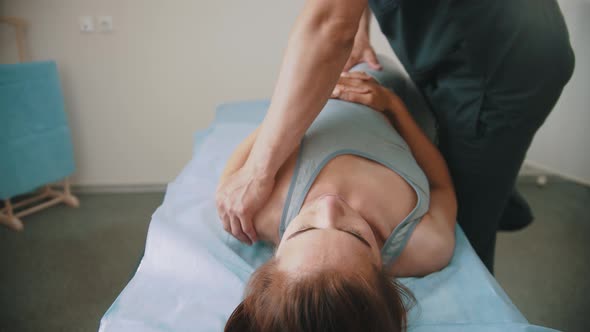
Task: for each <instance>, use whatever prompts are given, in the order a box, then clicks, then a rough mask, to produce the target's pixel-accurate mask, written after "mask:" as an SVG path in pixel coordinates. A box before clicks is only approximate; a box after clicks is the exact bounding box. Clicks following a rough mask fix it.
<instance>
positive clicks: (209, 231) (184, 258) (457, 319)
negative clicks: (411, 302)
mask: <svg viewBox="0 0 590 332" xmlns="http://www.w3.org/2000/svg"><path fill="white" fill-rule="evenodd" d="M267 107H268V101H251V102H239V103H230V104H224V105H221V106H220V107H218V109H217V112H216V117H215V120H214V121H213V124H212V125H211V126H210V127H209V128H207V129H206V130H203V131H200V132H198V133H197V134H196V135H195V145H194V155H193V158H192V160H191V161H190V162H189V164H188V165H187V166H186V167H185V169H184V170H183V171H182V172H181V173H180V175H179V176H178V177H177V178H176V179H175V180H174V181H173V182H171V183H170V184H169V185H168V187H167V191H166V195H165V198H164V202H163V203H162V205H161V206H160V207H159V208H158V209H157V210H156V212H155V213H154V215H153V216H152V221H151V224H150V227H149V231H148V236H147V242H146V247H145V254H144V257H143V259H142V260H141V263H140V265H139V267H138V269H137V272H136V274H135V276H134V277H133V278H132V280H131V281H130V282H129V284H128V285H127V286H126V287H125V289H124V290H123V291H122V292H121V294H120V295H119V297H118V298H117V299H116V300H115V302H114V303H113V304H112V306H111V307H110V308H109V310H108V311H107V312H106V313H105V315H104V316H103V318H102V320H101V324H100V329H99V331H101V332H116V331H203V332H205V331H222V330H223V326H224V324H225V321H226V320H227V318H228V317H229V315H230V314H231V312H232V311H233V309H234V308H235V307H236V305H237V304H238V303H239V302H240V301H241V296H242V291H243V287H244V285H245V284H246V282H247V280H248V278H249V276H250V274H251V273H252V272H253V271H254V270H255V269H256V267H258V266H259V265H260V264H262V263H263V262H264V261H265V260H266V259H268V258H269V257H270V256H271V255H272V251H271V249H270V248H269V247H266V246H264V245H262V244H256V245H254V246H252V247H248V246H245V245H243V244H241V243H240V242H239V241H237V240H235V239H234V238H233V237H231V236H230V235H229V234H227V233H226V232H224V231H223V229H222V227H221V223H220V221H219V218H218V216H217V212H216V208H215V201H214V192H215V187H216V185H217V180H218V178H219V176H220V173H221V170H222V168H223V165H224V164H225V161H226V160H227V158H228V157H229V155H230V153H231V151H232V150H233V149H234V147H235V146H236V145H237V144H238V143H239V142H240V141H241V140H242V139H243V138H244V137H246V135H248V134H249V133H250V132H251V131H252V130H253V129H254V128H255V127H256V125H257V124H258V123H259V122H260V121H261V120H262V118H263V116H264V114H265V111H266V109H267ZM456 235H457V242H456V248H455V253H454V256H453V259H452V261H451V263H450V265H449V266H448V267H447V268H445V269H444V270H442V271H440V272H437V273H433V274H430V275H428V276H426V277H423V278H404V279H401V281H402V282H403V283H404V284H405V285H406V286H407V287H409V288H410V289H411V290H412V292H413V293H414V295H415V296H416V299H417V301H418V304H417V306H415V307H414V308H413V309H412V310H411V311H410V313H409V324H410V326H409V331H411V332H422V331H454V332H464V331H465V332H466V331H475V332H484V331H514V332H516V331H519V332H521V331H528V332H541V331H553V330H551V329H547V328H543V327H538V326H533V325H530V324H529V323H528V322H527V320H526V319H525V318H524V317H523V315H522V314H521V313H520V312H519V311H518V309H517V308H516V307H515V306H514V305H513V304H512V302H511V301H510V299H509V298H508V297H507V296H506V294H505V293H504V291H503V290H502V288H500V286H499V285H498V283H497V282H496V280H495V279H494V278H493V277H492V276H491V275H490V274H489V273H488V272H487V270H486V269H485V267H484V266H483V264H482V263H481V261H480V260H479V259H478V258H477V256H476V255H475V253H474V251H473V249H472V248H471V246H470V245H469V243H468V242H467V240H466V238H465V236H464V234H463V232H462V231H461V230H460V229H459V228H457V230H456Z"/></svg>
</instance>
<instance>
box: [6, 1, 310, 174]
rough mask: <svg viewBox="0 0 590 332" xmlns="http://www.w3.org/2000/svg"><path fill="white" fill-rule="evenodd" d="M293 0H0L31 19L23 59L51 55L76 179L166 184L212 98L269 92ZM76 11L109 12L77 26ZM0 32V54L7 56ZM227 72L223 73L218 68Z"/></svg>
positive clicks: (204, 121) (12, 54) (11, 56)
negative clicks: (91, 29)
mask: <svg viewBox="0 0 590 332" xmlns="http://www.w3.org/2000/svg"><path fill="white" fill-rule="evenodd" d="M302 4H303V1H273V0H258V1H239V0H232V1H230V0H227V1H201V0H199V1H195V0H173V1H161V0H101V1H96V0H3V1H2V0H0V13H1V14H0V15H11V16H12V15H14V16H20V17H23V18H25V19H27V20H28V21H29V22H30V28H29V31H28V44H29V46H30V51H31V54H32V57H33V59H34V60H45V59H54V60H56V61H57V63H58V66H59V69H60V75H61V80H62V85H63V90H64V94H65V103H66V108H67V110H66V111H67V113H68V116H69V119H70V123H71V127H72V131H73V138H74V146H75V155H76V161H77V165H78V171H77V172H76V175H75V177H74V181H75V183H77V184H83V185H113V184H124V185H135V184H158V183H166V182H168V181H170V180H172V179H173V178H174V176H175V175H176V174H177V173H178V172H179V171H180V169H181V168H182V166H183V165H184V164H185V163H186V162H187V161H188V160H189V158H190V155H191V146H192V134H193V133H194V131H195V130H197V129H199V128H205V127H206V126H207V125H208V124H209V122H210V121H211V119H212V117H213V110H214V107H215V105H217V104H219V103H221V102H225V101H230V100H242V99H255V98H266V97H268V96H270V95H271V93H272V88H273V86H274V81H275V78H276V76H277V73H278V68H279V65H280V61H281V57H282V53H283V50H284V48H285V46H286V42H287V40H286V37H287V35H288V33H289V30H290V27H291V24H292V23H293V21H294V19H295V17H296V15H297V13H298V11H299V10H300V8H301V5H302ZM80 15H94V16H96V15H112V16H113V18H114V26H115V31H114V32H113V33H111V34H101V33H92V34H82V33H80V32H79V29H78V17H79V16H80ZM6 30H7V28H6V27H2V31H0V42H1V43H2V44H0V49H2V51H0V62H10V61H14V60H16V51H14V49H12V47H13V45H12V44H11V43H10V42H12V39H11V38H12V36H11V35H10V34H9V32H7V31H6ZM228 73H232V75H228Z"/></svg>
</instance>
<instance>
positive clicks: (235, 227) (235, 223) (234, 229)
mask: <svg viewBox="0 0 590 332" xmlns="http://www.w3.org/2000/svg"><path fill="white" fill-rule="evenodd" d="M231 234H232V235H233V236H234V237H235V238H236V239H238V240H240V241H241V242H244V243H246V244H248V245H250V244H252V242H251V241H250V239H249V238H248V237H247V236H246V234H244V232H243V231H242V224H241V223H240V219H239V218H237V217H235V216H234V217H231Z"/></svg>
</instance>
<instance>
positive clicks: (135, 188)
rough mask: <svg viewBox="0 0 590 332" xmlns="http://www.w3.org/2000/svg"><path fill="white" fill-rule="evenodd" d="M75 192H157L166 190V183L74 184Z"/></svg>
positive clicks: (73, 189)
mask: <svg viewBox="0 0 590 332" xmlns="http://www.w3.org/2000/svg"><path fill="white" fill-rule="evenodd" d="M72 191H73V192H74V193H82V194H87V193H88V194H96V193H121V194H122V193H155V192H164V191H166V185H165V184H121V185H117V184H110V185H94V184H90V185H87V184H84V185H72Z"/></svg>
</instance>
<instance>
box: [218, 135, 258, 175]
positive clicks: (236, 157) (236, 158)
mask: <svg viewBox="0 0 590 332" xmlns="http://www.w3.org/2000/svg"><path fill="white" fill-rule="evenodd" d="M259 129H260V127H258V128H256V129H255V130H254V131H253V132H252V133H250V135H248V137H246V138H245V139H244V140H243V141H242V142H241V143H240V144H239V145H238V146H237V147H236V149H235V150H234V152H233V153H232V155H231V156H230V157H229V159H228V160H227V162H226V163H225V168H224V169H223V172H222V173H221V177H220V179H219V186H222V185H223V183H224V182H225V181H226V180H227V178H228V177H229V176H230V175H232V174H234V173H235V172H237V171H238V170H239V169H240V168H242V166H244V163H245V162H246V159H248V155H250V150H252V145H254V141H255V140H256V137H257V136H258V130H259Z"/></svg>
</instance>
